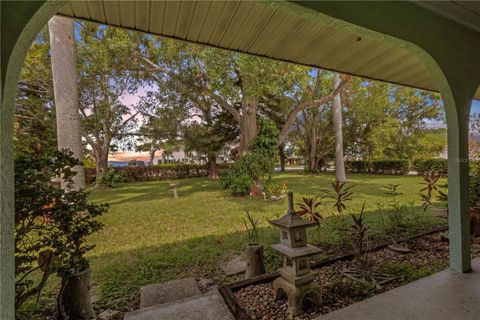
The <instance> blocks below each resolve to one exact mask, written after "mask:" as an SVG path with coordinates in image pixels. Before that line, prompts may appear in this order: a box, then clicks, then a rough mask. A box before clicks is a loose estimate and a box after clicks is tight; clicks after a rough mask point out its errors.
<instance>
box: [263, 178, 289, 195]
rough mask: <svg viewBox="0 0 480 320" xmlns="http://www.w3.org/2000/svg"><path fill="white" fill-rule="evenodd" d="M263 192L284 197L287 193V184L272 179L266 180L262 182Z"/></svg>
mask: <svg viewBox="0 0 480 320" xmlns="http://www.w3.org/2000/svg"><path fill="white" fill-rule="evenodd" d="M264 188H265V193H266V194H267V196H269V197H271V196H274V197H285V196H286V195H287V191H288V186H287V184H286V183H285V182H282V183H276V182H273V181H266V182H265V183H264Z"/></svg>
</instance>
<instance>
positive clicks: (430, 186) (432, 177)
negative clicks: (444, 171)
mask: <svg viewBox="0 0 480 320" xmlns="http://www.w3.org/2000/svg"><path fill="white" fill-rule="evenodd" d="M441 177H442V175H441V174H440V173H438V172H436V171H430V172H427V173H424V174H423V175H422V178H423V181H424V182H422V183H421V184H422V185H425V187H423V188H422V189H420V196H421V197H422V208H423V212H425V211H427V209H428V207H429V206H430V205H431V204H432V198H433V193H434V192H435V191H437V192H438V185H437V183H438V181H439V180H440V178H441Z"/></svg>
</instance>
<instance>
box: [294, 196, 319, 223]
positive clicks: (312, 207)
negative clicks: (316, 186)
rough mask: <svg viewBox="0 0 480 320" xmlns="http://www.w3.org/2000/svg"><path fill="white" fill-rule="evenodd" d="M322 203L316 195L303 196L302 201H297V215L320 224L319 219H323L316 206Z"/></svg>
mask: <svg viewBox="0 0 480 320" xmlns="http://www.w3.org/2000/svg"><path fill="white" fill-rule="evenodd" d="M320 205H322V201H321V200H319V199H318V196H317V197H313V198H312V197H303V198H302V202H298V203H297V206H298V207H299V208H300V210H298V211H297V212H296V214H297V215H299V216H302V217H304V218H305V219H307V220H310V221H315V222H317V223H318V224H320V219H323V217H322V215H321V214H320V212H318V207H319V206H320Z"/></svg>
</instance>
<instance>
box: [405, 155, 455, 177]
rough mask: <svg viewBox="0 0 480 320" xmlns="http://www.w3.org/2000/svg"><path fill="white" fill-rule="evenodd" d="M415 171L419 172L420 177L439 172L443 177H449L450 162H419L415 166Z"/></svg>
mask: <svg viewBox="0 0 480 320" xmlns="http://www.w3.org/2000/svg"><path fill="white" fill-rule="evenodd" d="M413 169H414V170H415V171H417V173H418V174H419V175H423V174H425V173H427V172H437V173H439V174H440V175H442V176H446V175H447V171H448V160H447V159H426V160H418V161H415V163H414V164H413Z"/></svg>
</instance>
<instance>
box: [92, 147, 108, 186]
mask: <svg viewBox="0 0 480 320" xmlns="http://www.w3.org/2000/svg"><path fill="white" fill-rule="evenodd" d="M95 162H96V164H97V165H96V174H97V179H96V185H97V186H98V185H99V184H100V180H101V179H102V177H103V175H104V174H105V172H107V171H108V151H104V150H99V151H95Z"/></svg>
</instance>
